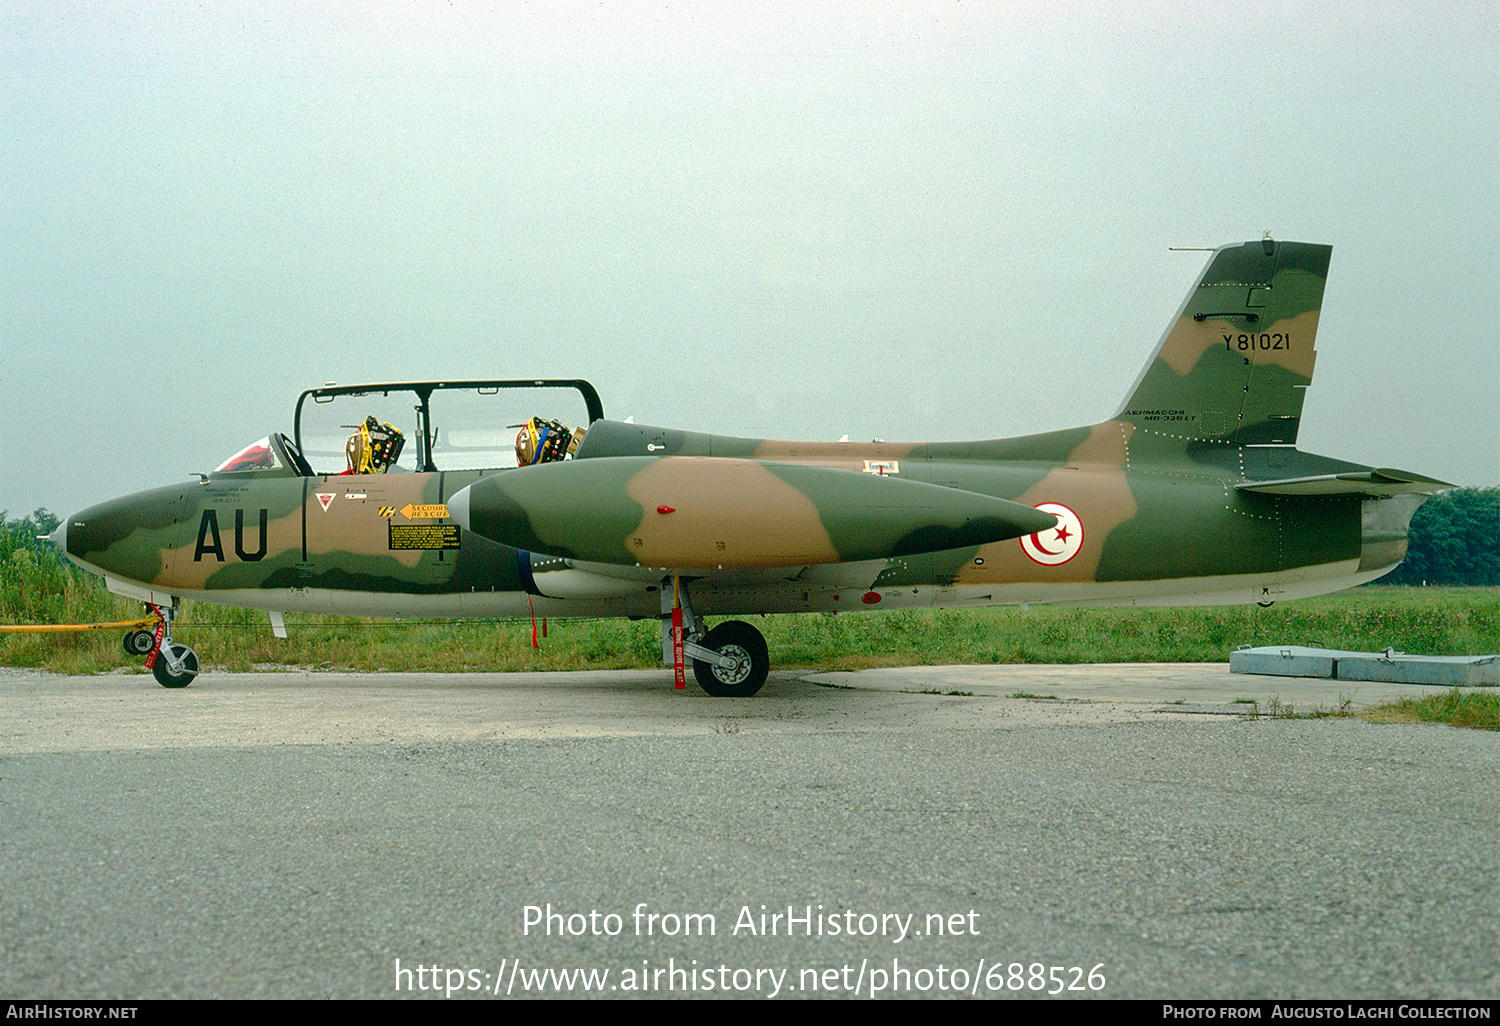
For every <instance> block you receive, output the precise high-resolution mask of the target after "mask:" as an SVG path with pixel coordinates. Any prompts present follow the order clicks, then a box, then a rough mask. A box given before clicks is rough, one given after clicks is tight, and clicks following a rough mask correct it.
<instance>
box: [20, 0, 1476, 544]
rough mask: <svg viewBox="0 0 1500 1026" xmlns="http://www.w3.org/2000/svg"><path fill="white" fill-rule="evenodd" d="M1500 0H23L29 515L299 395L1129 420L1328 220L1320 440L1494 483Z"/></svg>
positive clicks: (227, 437) (887, 421) (734, 428)
mask: <svg viewBox="0 0 1500 1026" xmlns="http://www.w3.org/2000/svg"><path fill="white" fill-rule="evenodd" d="M1497 11H1500V7H1497V4H1496V3H1494V2H1485V3H1443V4H1420V5H1418V4H1411V3H1409V2H1405V0H1403V2H1400V3H1363V2H1362V3H1358V4H1351V3H1342V2H1341V3H1327V4H1321V3H1305V4H1303V3H1284V4H1267V3H1260V2H1256V3H1225V2H1222V0H1219V2H1213V3H1201V4H1200V3H1190V2H1188V3H1185V2H1181V0H1172V2H1166V3H1097V4H1068V3H1053V2H1048V3H1038V4H1022V3H992V4H984V3H971V2H965V3H948V2H942V3H924V2H901V3H850V2H824V3H819V2H813V0H796V2H772V3H767V2H764V0H757V2H755V3H753V4H751V3H745V4H739V5H726V4H693V3H680V2H673V3H671V4H655V3H605V4H603V5H600V4H598V3H590V4H568V3H559V2H546V3H532V4H522V3H509V2H498V3H483V4H480V3H468V2H464V0H458V2H455V3H441V4H438V3H372V2H360V3H345V4H340V3H328V4H321V3H320V4H307V3H303V2H284V3H277V2H267V0H254V2H247V3H231V2H220V0H216V2H215V3H212V4H191V5H189V4H171V3H149V4H148V3H109V2H103V3H101V2H98V0H90V2H87V3H84V2H78V3H26V2H22V0H7V2H6V3H4V4H3V5H0V116H3V133H0V175H3V179H0V183H3V187H0V261H3V263H0V431H3V442H0V508H3V509H8V510H9V511H10V513H11V515H12V516H15V515H18V514H20V513H25V512H29V511H30V510H31V509H33V508H34V507H36V506H47V507H50V508H51V509H53V510H54V511H56V512H59V513H62V512H67V511H72V510H76V509H78V508H80V507H82V506H84V505H87V504H89V503H92V502H96V501H99V500H102V499H105V498H108V497H111V496H113V495H118V494H121V493H125V492H129V491H135V490H138V489H141V488H146V487H151V486H155V485H158V484H165V483H170V482H173V481H177V480H180V479H182V478H183V477H184V476H185V475H187V474H188V473H189V472H191V471H198V470H208V469H211V468H212V467H213V466H214V465H215V464H217V463H218V462H219V461H220V460H222V459H223V458H224V457H226V456H227V455H229V454H230V453H232V452H233V451H235V450H236V449H238V448H239V447H241V446H242V445H244V444H245V443H247V442H249V441H252V440H253V439H255V438H257V437H259V436H260V435H263V434H266V433H267V432H268V431H272V430H283V431H290V430H291V427H292V406H293V403H294V401H295V400H296V397H297V394H298V393H299V392H300V391H301V390H302V389H303V388H306V387H309V386H312V385H317V384H320V383H322V382H324V381H328V380H337V381H339V382H354V381H376V380H392V379H415V378H434V377H510V376H515V377H533V376H536V377H541V376H566V377H575V376H580V377H586V378H588V379H591V380H592V381H593V382H594V383H595V384H596V385H597V386H598V388H599V390H600V392H601V393H602V395H603V398H604V406H605V411H606V413H607V414H608V415H610V416H612V417H615V418H621V419H623V418H624V417H626V416H634V417H635V418H636V419H637V420H638V421H642V422H646V423H655V424H666V425H671V426H674V427H683V428H690V429H697V430H712V431H720V432H725V433H730V434H746V435H761V436H772V437H791V438H821V439H836V438H838V437H839V436H840V435H843V434H846V433H847V434H848V435H849V436H850V437H851V438H853V439H857V440H858V439H868V438H872V437H881V438H886V439H891V440H926V439H961V438H987V437H1000V436H1008V435H1016V434H1025V433H1030V432H1034V431H1043V430H1050V429H1054V428H1061V427H1069V426H1075V425H1080V424H1086V423H1092V422H1095V421H1098V420H1103V419H1106V418H1108V417H1109V416H1111V415H1113V413H1114V412H1115V411H1116V409H1117V407H1118V405H1119V403H1120V401H1121V400H1122V399H1123V398H1124V393H1125V391H1126V389H1127V388H1128V387H1129V385H1130V384H1131V382H1132V381H1133V380H1134V379H1135V376H1136V373H1137V372H1138V371H1139V369H1140V367H1141V365H1142V364H1143V363H1144V362H1145V360H1146V359H1147V357H1148V356H1149V355H1150V353H1151V350H1152V348H1153V346H1154V345H1155V343H1156V341H1157V339H1158V338H1159V336H1160V334H1161V332H1162V330H1163V328H1164V327H1165V326H1166V323H1167V321H1168V319H1169V318H1170V317H1171V315H1172V314H1173V313H1174V312H1175V310H1176V309H1177V306H1178V304H1179V303H1180V301H1181V299H1182V297H1183V294H1184V293H1185V291H1186V290H1187V288H1188V287H1189V285H1190V284H1191V282H1192V281H1193V279H1194V277H1195V276H1196V275H1197V274H1198V272H1199V271H1200V270H1201V267H1202V264H1203V260H1204V254H1201V253H1172V252H1169V251H1168V247H1169V246H1214V245H1220V244H1223V243H1228V242H1240V241H1244V240H1247V239H1259V238H1260V237H1261V236H1262V235H1263V234H1264V233H1265V232H1266V231H1270V232H1272V233H1273V234H1274V235H1275V236H1276V237H1278V238H1287V239H1300V240H1305V241H1311V242H1324V243H1331V244H1332V245H1333V247H1334V255H1333V265H1332V268H1331V274H1330V279H1329V283H1328V291H1327V294H1326V297H1325V303H1324V307H1323V317H1322V323H1321V331H1320V333H1319V337H1318V349H1319V360H1318V367H1317V377H1316V379H1315V381H1314V384H1313V387H1312V389H1311V390H1310V392H1309V395H1308V399H1307V405H1306V410H1305V413H1306V416H1305V419H1304V421H1303V425H1302V434H1301V439H1300V445H1301V447H1302V448H1304V449H1308V450H1311V451H1314V452H1320V453H1323V454H1325V455H1330V456H1338V457H1342V458H1345V459H1351V460H1356V461H1359V462H1364V463H1370V464H1374V465H1378V466H1395V467H1400V468H1404V469H1408V470H1414V471H1418V472H1420V473H1425V474H1429V475H1432V476H1436V477H1439V478H1443V479H1446V480H1449V481H1454V482H1457V483H1460V484H1466V485H1494V484H1497V483H1500V398H1497V397H1500V338H1497V333H1496V327H1495V324H1496V317H1495V313H1496V310H1497V308H1500V97H1497V93H1500V53H1497V49H1500V13H1497Z"/></svg>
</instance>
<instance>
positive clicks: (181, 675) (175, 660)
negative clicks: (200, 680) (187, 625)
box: [125, 606, 198, 688]
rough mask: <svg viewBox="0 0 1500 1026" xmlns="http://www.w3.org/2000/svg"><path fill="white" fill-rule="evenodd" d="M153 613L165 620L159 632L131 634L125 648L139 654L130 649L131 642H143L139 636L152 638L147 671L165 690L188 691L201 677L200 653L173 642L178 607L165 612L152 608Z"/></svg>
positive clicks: (170, 607)
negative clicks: (184, 689) (177, 689)
mask: <svg viewBox="0 0 1500 1026" xmlns="http://www.w3.org/2000/svg"><path fill="white" fill-rule="evenodd" d="M151 611H152V612H153V613H155V614H156V615H157V616H159V617H161V622H160V623H158V624H157V625H156V630H155V631H153V632H152V633H151V634H146V632H145V631H135V632H132V633H130V634H127V635H126V636H125V649H126V651H135V650H133V649H131V647H130V645H131V642H132V641H133V640H135V641H137V643H139V642H138V639H137V635H145V636H146V637H147V638H149V639H150V646H149V651H148V653H147V655H146V669H148V670H150V671H151V674H152V676H154V677H155V678H156V682H157V683H158V684H160V685H161V686H162V687H164V688H185V687H187V686H188V685H189V684H191V683H192V682H193V678H194V677H196V676H198V653H196V652H194V651H193V650H192V649H190V648H188V647H187V646H186V645H179V644H177V643H175V642H174V641H173V640H172V620H173V618H174V617H175V616H176V615H177V609H176V607H174V606H168V607H167V608H166V609H161V608H158V607H157V606H151Z"/></svg>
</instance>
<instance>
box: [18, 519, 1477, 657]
mask: <svg viewBox="0 0 1500 1026" xmlns="http://www.w3.org/2000/svg"><path fill="white" fill-rule="evenodd" d="M140 610H141V607H140V604H139V603H136V602H131V601H127V600H125V599H122V598H119V597H118V596H114V595H110V594H109V593H107V592H106V591H105V590H104V587H103V585H102V583H101V582H99V580H98V579H97V578H93V577H90V576H89V575H87V574H84V573H82V572H81V571H78V570H76V569H74V568H72V567H69V566H66V565H63V564H61V563H60V561H59V560H58V558H57V557H56V555H55V554H54V553H52V552H51V550H50V548H46V547H29V546H21V547H16V548H14V549H12V550H10V551H8V552H7V551H5V550H4V549H0V624H17V623H86V622H98V621H109V620H121V619H131V618H134V617H137V616H139V615H140ZM286 621H287V629H288V633H289V635H290V636H289V637H288V638H286V639H278V638H274V637H272V635H271V632H270V628H269V625H268V622H267V619H266V616H265V614H264V613H261V612H256V611H252V610H244V609H231V608H227V607H223V606H213V605H207V604H203V603H187V604H185V605H184V607H183V611H182V615H181V616H180V617H179V618H178V620H177V624H176V626H175V628H174V638H175V640H177V641H179V642H182V643H185V644H188V645H191V646H192V647H193V648H194V649H196V650H197V652H198V654H199V658H200V659H201V660H202V661H203V663H204V666H205V668H208V669H221V670H242V671H243V670H252V669H256V668H261V667H267V666H276V667H283V666H298V667H306V668H328V669H333V668H337V669H353V670H370V671H429V672H453V671H482V672H496V671H507V670H572V669H624V668H643V667H655V666H658V665H660V662H659V660H660V652H661V642H660V636H659V633H658V628H657V624H656V622H655V621H654V620H646V621H637V622H630V621H626V620H557V619H553V620H550V621H549V623H548V637H547V638H545V639H543V640H542V642H541V647H540V648H533V647H532V645H531V630H532V628H531V624H530V623H529V622H527V621H525V620H507V621H427V620H413V621H402V622H398V621H392V620H379V619H362V618H355V617H324V616H317V615H313V614H301V615H299V614H288V615H287V617H286ZM753 622H754V623H755V624H756V626H757V627H759V628H760V629H761V630H762V631H763V632H764V633H765V635H766V641H767V644H768V646H769V648H770V651H771V657H772V660H773V662H774V663H775V665H776V666H778V667H781V668H788V669H818V670H858V669H866V668H869V667H877V666H912V665H924V664H942V663H980V664H982V663H1101V662H1102V663H1110V662H1121V663H1130V662H1190V663H1191V662H1215V663H1221V662H1224V661H1225V660H1227V659H1228V655H1229V652H1230V651H1232V650H1233V649H1234V648H1235V647H1236V646H1238V645H1272V644H1276V645H1311V646H1317V647H1325V648H1341V649H1351V650H1356V651H1379V650H1381V649H1384V648H1387V647H1391V648H1396V649H1399V650H1400V651H1403V652H1413V653H1421V654H1426V655H1464V654H1477V653H1491V652H1500V588H1400V587H1392V588H1361V589H1358V590H1355V591H1349V592H1344V593H1341V594H1338V595H1330V596H1325V597H1323V598H1315V599H1305V600H1302V601H1298V602H1293V603H1286V604H1281V603H1278V604H1277V605H1275V606H1273V607H1271V608H1269V609H1261V608H1259V607H1257V606H1216V607H1196V608H1138V609H1129V608H1105V609H1086V608H1071V607H1053V606H1031V607H1030V608H1026V609H1022V608H1017V607H996V608H987V609H962V610H959V609H946V610H919V611H887V612H870V613H859V614H842V615H834V614H831V613H806V614H800V615H784V616H769V617H756V618H753ZM121 633H123V632H115V631H109V632H102V631H100V632H88V633H76V634H30V635H27V634H0V665H9V666H34V667H41V668H45V669H48V670H54V671H57V672H64V673H100V672H105V671H108V670H112V669H115V668H117V667H129V668H139V667H140V666H141V659H140V657H138V656H129V655H127V654H126V653H125V652H124V651H123V649H122V648H121V646H120V634H121Z"/></svg>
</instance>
